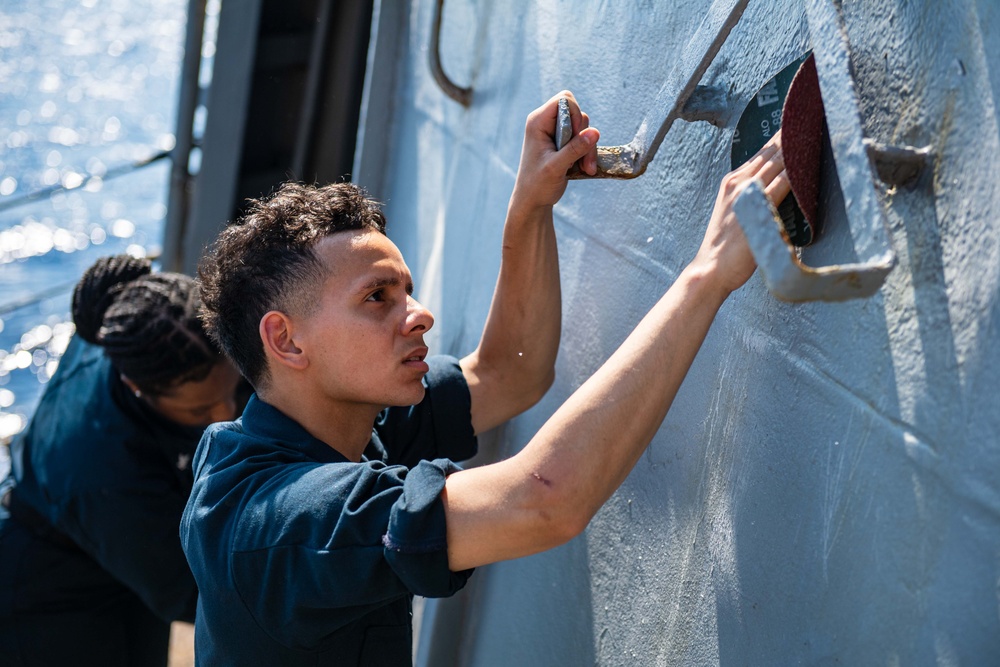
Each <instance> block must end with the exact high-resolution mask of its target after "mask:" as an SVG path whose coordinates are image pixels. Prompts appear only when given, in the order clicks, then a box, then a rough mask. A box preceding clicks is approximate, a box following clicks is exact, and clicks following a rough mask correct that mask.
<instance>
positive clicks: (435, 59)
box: [427, 0, 472, 107]
mask: <svg viewBox="0 0 1000 667" xmlns="http://www.w3.org/2000/svg"><path fill="white" fill-rule="evenodd" d="M443 14H444V0H437V3H436V5H435V7H434V22H433V24H432V25H431V44H430V48H429V49H428V50H427V54H428V58H429V60H430V66H431V74H432V75H433V76H434V80H435V81H436V82H437V85H438V86H440V87H441V90H442V91H444V94H445V95H447V96H448V97H450V98H451V99H453V100H455V101H456V102H458V103H459V104H461V105H462V106H463V107H468V106H470V105H471V104H472V88H462V87H461V86H458V85H456V84H455V82H454V81H452V80H451V79H450V78H448V75H447V74H445V73H444V69H442V67H441V48H440V47H441V17H442V15H443Z"/></svg>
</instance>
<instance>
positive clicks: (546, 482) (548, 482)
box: [531, 472, 552, 486]
mask: <svg viewBox="0 0 1000 667" xmlns="http://www.w3.org/2000/svg"><path fill="white" fill-rule="evenodd" d="M531 476H532V477H534V478H535V479H537V480H538V481H539V482H541V483H542V484H544V485H545V486H552V482H550V481H549V480H547V479H545V478H544V477H542V476H541V475H539V474H538V473H537V472H533V473H531Z"/></svg>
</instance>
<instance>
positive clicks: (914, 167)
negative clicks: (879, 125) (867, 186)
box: [864, 138, 934, 187]
mask: <svg viewBox="0 0 1000 667" xmlns="http://www.w3.org/2000/svg"><path fill="white" fill-rule="evenodd" d="M864 145H865V148H866V149H867V151H868V157H869V158H870V159H871V161H872V164H874V165H875V171H876V172H877V173H878V177H879V179H880V180H881V181H883V182H884V183H888V184H889V185H898V186H902V187H908V186H911V185H914V184H915V183H917V182H918V181H919V180H920V177H921V175H922V174H923V172H924V168H925V167H926V166H927V164H928V163H929V162H932V161H933V160H934V153H933V151H932V149H931V147H930V146H924V147H922V148H914V147H913V146H889V145H886V144H882V143H879V142H877V141H875V140H874V139H867V138H866V139H865V140H864Z"/></svg>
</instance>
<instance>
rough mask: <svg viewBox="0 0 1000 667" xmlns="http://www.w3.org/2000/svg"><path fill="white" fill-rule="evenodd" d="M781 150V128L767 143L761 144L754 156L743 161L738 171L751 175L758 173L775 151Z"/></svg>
mask: <svg viewBox="0 0 1000 667" xmlns="http://www.w3.org/2000/svg"><path fill="white" fill-rule="evenodd" d="M780 150H781V130H778V131H777V132H775V133H774V136H773V137H771V138H770V139H768V141H767V143H766V144H764V145H763V146H761V148H760V150H759V151H757V152H756V153H755V154H754V156H753V157H751V158H750V159H749V160H747V161H746V162H744V163H743V165H742V166H740V167H739V168H738V169H737V171H740V172H743V173H745V174H747V175H748V176H749V177H751V178H752V177H753V176H755V175H757V173H758V172H759V171H760V170H761V168H762V167H763V166H764V165H765V164H767V161H768V160H770V159H771V158H772V157H773V156H774V154H775V153H777V152H778V151H780Z"/></svg>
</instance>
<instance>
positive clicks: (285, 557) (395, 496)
mask: <svg viewBox="0 0 1000 667" xmlns="http://www.w3.org/2000/svg"><path fill="white" fill-rule="evenodd" d="M428 362H429V364H430V366H431V370H430V372H429V373H428V374H427V375H426V376H425V378H424V383H425V385H426V386H427V392H426V394H425V397H424V400H423V401H422V402H421V403H420V404H418V405H416V406H413V407H410V408H390V409H388V410H386V411H383V413H382V414H381V415H380V418H379V421H378V423H377V424H376V427H375V430H374V432H373V434H372V439H371V442H370V443H369V445H368V447H367V449H366V450H365V453H364V458H363V460H362V461H361V462H360V463H357V462H351V461H348V460H347V459H346V458H345V457H344V456H342V455H341V454H340V453H338V452H337V451H336V450H334V449H333V448H332V447H329V446H328V445H326V444H325V443H324V442H322V441H320V440H317V439H316V438H314V437H312V436H311V435H310V434H309V433H308V432H306V430H305V429H304V428H302V427H301V426H300V425H299V424H298V423H296V422H295V421H293V420H292V419H290V418H289V417H287V416H285V415H284V414H282V413H281V412H280V411H278V410H277V409H275V408H274V407H272V406H270V405H268V404H267V403H265V402H263V401H261V400H259V399H258V398H257V397H256V396H254V397H252V398H251V399H250V402H249V404H248V405H247V407H246V410H244V412H243V417H242V418H241V419H240V420H238V421H236V422H228V423H222V424H215V425H213V426H210V427H209V428H208V429H207V430H206V432H205V436H204V438H203V439H202V442H201V444H200V445H199V447H198V452H197V454H196V456H195V484H194V490H193V491H192V494H191V499H190V501H189V503H188V507H187V509H186V510H185V512H184V518H183V520H182V522H181V541H182V543H183V545H184V550H185V552H186V553H187V557H188V560H189V561H190V563H191V569H192V571H193V572H194V575H195V578H196V579H197V580H198V582H199V584H200V585H201V589H202V596H201V598H200V599H199V601H198V613H197V620H196V623H195V654H196V656H197V659H198V663H199V665H210V666H212V667H215V666H218V665H251V664H255V665H282V666H283V667H296V666H297V665H309V666H310V667H316V666H317V665H338V666H341V665H366V666H368V665H392V666H393V667H398V666H399V665H409V664H411V646H412V627H411V619H410V609H411V602H412V597H413V595H414V594H417V595H423V596H427V597H442V596H447V595H451V594H453V593H455V592H456V591H457V590H459V589H460V588H461V587H462V586H464V585H465V582H466V580H467V579H468V577H469V575H471V573H472V571H471V570H468V571H465V572H458V573H453V572H451V571H450V570H449V569H448V554H447V542H446V535H445V515H444V507H443V505H442V503H441V499H440V493H441V490H442V488H443V487H444V481H445V476H446V475H448V474H449V473H451V472H454V471H455V470H458V468H457V466H455V464H453V463H452V462H451V461H449V460H447V459H449V458H450V459H455V460H464V459H467V458H470V457H471V456H473V455H474V454H475V452H476V437H475V435H474V434H473V429H472V421H471V416H470V398H469V388H468V385H467V384H466V382H465V378H464V377H463V375H462V371H461V369H460V368H459V365H458V361H457V360H456V359H454V358H452V357H432V358H430V359H428Z"/></svg>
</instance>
